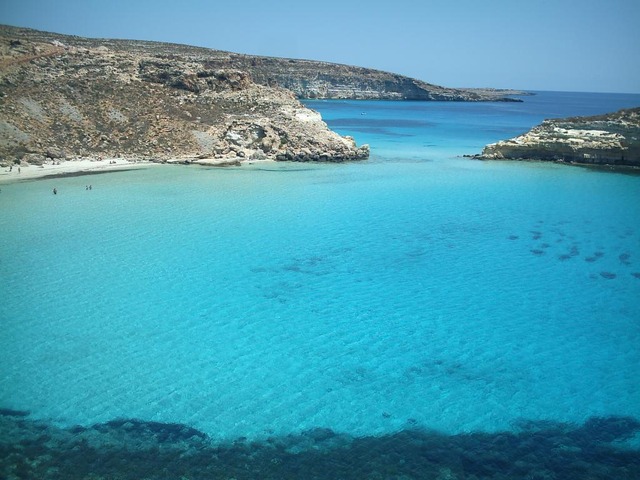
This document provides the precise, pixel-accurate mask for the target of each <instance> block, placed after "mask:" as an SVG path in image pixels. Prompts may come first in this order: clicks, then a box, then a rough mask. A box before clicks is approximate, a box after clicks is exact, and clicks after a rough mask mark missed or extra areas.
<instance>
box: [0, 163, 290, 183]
mask: <svg viewBox="0 0 640 480" xmlns="http://www.w3.org/2000/svg"><path fill="white" fill-rule="evenodd" d="M184 162H185V159H178V158H177V159H174V160H167V161H166V162H165V163H164V164H178V163H184ZM189 163H190V164H192V165H201V166H210V167H227V166H239V165H243V166H248V165H254V164H259V165H264V164H272V163H273V164H275V163H278V162H276V161H275V160H267V159H265V160H255V159H251V160H247V159H240V158H238V159H230V158H223V159H190V160H189ZM279 163H283V162H279ZM155 165H163V163H159V162H150V161H148V160H129V159H124V158H106V159H102V160H99V159H91V158H83V159H77V160H61V161H56V162H51V161H50V162H48V163H46V164H44V165H24V164H23V165H12V166H11V167H0V184H7V183H12V182H20V181H25V180H34V179H37V178H43V177H49V176H57V175H61V176H63V175H74V174H75V175H77V174H92V173H103V172H107V171H117V170H128V169H133V168H141V167H145V168H148V167H152V166H155Z"/></svg>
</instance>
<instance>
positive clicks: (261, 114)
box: [0, 27, 369, 164]
mask: <svg viewBox="0 0 640 480" xmlns="http://www.w3.org/2000/svg"><path fill="white" fill-rule="evenodd" d="M184 48H186V49H187V50H189V47H182V46H176V45H168V44H156V43H151V42H134V41H131V42H124V41H105V42H101V41H97V40H89V39H83V38H78V37H66V36H60V35H55V34H47V33H43V32H36V31H33V30H25V29H18V28H14V27H0V163H4V164H7V163H10V162H14V161H17V160H19V161H26V162H28V163H31V164H41V163H43V162H45V161H48V159H53V160H61V159H65V158H67V159H68V158H73V157H100V156H104V157H124V158H136V159H149V160H155V161H166V160H176V159H177V160H180V161H184V162H191V161H198V162H201V163H207V162H209V163H224V162H226V161H238V160H239V159H275V160H298V161H344V160H357V159H363V158H366V157H368V155H369V149H368V146H366V145H365V146H362V147H358V146H357V145H356V143H355V141H354V139H353V138H350V137H342V136H340V135H338V134H336V133H335V132H332V131H331V130H329V128H328V127H327V125H326V124H325V123H324V122H323V121H322V119H321V117H320V114H318V113H317V112H315V111H312V110H310V109H308V108H306V107H304V106H303V105H302V104H301V103H300V102H299V101H298V100H297V99H296V98H295V95H294V93H293V92H291V91H289V90H286V89H284V88H281V87H278V86H271V87H268V86H264V85H260V84H257V83H255V82H254V81H253V80H252V78H251V76H250V74H249V73H248V72H247V71H245V70H239V69H237V68H233V65H232V64H230V63H229V64H226V65H224V68H222V65H215V66H212V65H211V64H209V63H207V61H206V59H207V58H208V57H207V52H208V51H207V50H202V49H200V50H198V51H199V52H201V53H200V54H199V56H197V55H196V56H194V55H183V53H182V52H183V49H184Z"/></svg>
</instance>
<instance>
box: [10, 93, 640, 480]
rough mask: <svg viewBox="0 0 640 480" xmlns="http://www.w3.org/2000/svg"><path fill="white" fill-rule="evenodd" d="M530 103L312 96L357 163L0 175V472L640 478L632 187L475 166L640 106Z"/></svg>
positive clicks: (636, 225)
mask: <svg viewBox="0 0 640 480" xmlns="http://www.w3.org/2000/svg"><path fill="white" fill-rule="evenodd" d="M532 93H533V94H532V95H526V96H522V97H521V99H522V100H523V101H522V102H489V103H462V102H460V103H459V102H410V101H404V102H403V101H350V100H306V101H304V103H305V104H306V105H307V106H308V107H309V108H312V109H314V110H317V111H318V112H320V113H321V114H322V117H323V119H324V120H325V121H326V123H327V124H328V125H329V127H331V128H332V129H334V130H336V131H337V132H339V133H340V134H342V135H349V136H352V137H354V138H355V139H356V141H357V142H358V144H363V143H367V144H369V145H370V147H371V158H370V159H369V160H366V161H358V162H347V163H328V164H321V163H270V162H255V163H253V164H244V165H242V166H241V167H230V168H207V167H201V166H182V165H180V166H176V165H171V166H170V165H165V166H154V167H152V168H144V167H143V168H140V169H136V170H129V171H121V172H112V173H105V174H100V175H91V176H67V177H57V178H45V179H40V180H33V181H23V182H16V183H11V184H5V185H2V186H1V187H2V188H1V191H0V322H1V323H0V328H1V330H0V409H1V410H0V414H1V415H0V416H1V417H2V421H3V422H4V423H2V425H4V427H3V429H2V430H0V434H1V436H0V443H2V439H3V438H4V441H5V445H12V447H11V448H13V450H11V449H8V448H9V447H6V448H5V450H3V451H4V452H5V454H4V458H2V455H0V474H1V473H2V472H3V471H4V472H5V475H9V474H7V473H6V472H10V473H11V472H14V470H15V471H18V470H16V469H18V466H19V464H20V463H19V460H17V459H18V458H22V457H20V455H23V456H24V458H27V457H28V455H27V453H25V452H26V451H27V450H24V449H22V450H20V449H18V450H16V448H18V447H16V445H24V444H25V442H26V444H28V445H30V446H31V447H30V448H31V449H32V450H29V451H30V452H31V453H29V455H31V457H28V458H32V457H33V458H36V457H37V458H40V463H37V462H31V463H28V462H26V461H25V462H23V463H24V465H23V467H24V468H26V469H27V470H25V471H26V472H31V473H25V474H24V475H25V476H22V477H21V476H20V475H19V474H17V473H16V474H15V475H17V476H16V478H29V475H31V474H33V475H34V478H35V476H36V475H38V478H76V477H74V476H73V475H78V477H77V478H85V477H81V476H80V475H82V474H84V475H89V474H92V475H98V474H103V475H105V476H104V477H99V476H98V477H99V478H112V477H108V475H107V473H109V474H112V473H113V469H116V470H117V469H118V468H120V467H121V465H120V463H118V464H117V465H116V464H114V463H113V461H111V460H110V462H111V463H109V461H107V460H106V459H113V458H115V457H117V458H128V459H129V460H128V461H129V463H127V464H126V467H124V466H123V467H122V471H121V472H120V475H121V476H120V477H117V478H129V477H127V475H129V474H131V475H134V473H133V472H136V473H135V474H136V475H139V476H138V477H133V476H132V477H131V478H180V475H182V476H183V477H184V478H209V477H206V475H205V476H198V475H202V472H204V471H205V470H197V468H202V469H209V470H206V471H207V472H209V474H211V475H212V476H211V477H210V478H218V477H215V475H214V473H215V472H218V473H220V472H222V473H220V475H222V476H220V478H238V479H239V478H439V479H441V480H444V479H481V478H540V479H542V478H563V479H568V478H586V477H585V476H584V475H585V471H588V472H591V473H590V475H592V477H589V478H619V479H626V478H629V479H632V478H640V435H639V432H640V348H639V345H640V175H639V174H637V173H634V172H633V171H623V170H620V171H612V170H606V169H598V168H584V167H579V166H572V165H565V164H556V163H548V162H533V161H532V162H523V161H480V160H475V159H472V158H468V157H465V155H472V154H477V153H480V152H481V150H482V148H483V146H485V145H486V144H489V143H492V142H496V141H498V140H501V139H506V138H510V137H513V136H516V135H519V134H522V133H524V132H526V131H527V130H529V129H530V128H531V127H533V126H535V125H537V124H539V123H540V122H541V121H542V120H544V119H546V118H559V117H569V116H576V115H594V114H601V113H606V112H611V111H615V110H618V109H620V108H627V107H637V106H640V95H631V94H628V95H627V94H602V93H568V92H532ZM88 184H91V185H92V189H91V190H87V188H86V186H87V185H88ZM54 187H55V188H56V189H57V192H58V194H57V195H52V193H51V192H52V189H53V188H54ZM7 425H9V426H7ZM36 431H37V432H40V433H38V434H37V435H36V434H35V433H34V432H36ZM42 432H44V433H42ZM105 432H106V433H105ZM43 435H44V437H43ZM101 435H102V437H101ZM136 435H139V436H140V437H139V438H138V437H136ZM105 436H107V437H108V438H109V440H108V441H107V440H104V438H106V437H105ZM43 438H44V439H43ZM100 438H102V440H100ZM132 438H133V439H132ZM135 438H138V440H135ZM140 438H143V440H140ZM56 439H58V440H59V442H58V443H56ZM60 439H63V440H60ZM150 439H151V440H150ZM196 440H198V442H200V443H198V444H197V445H196V446H195V447H194V444H193V442H195V441H196ZM118 442H120V443H118ZM149 442H152V443H153V442H155V443H154V445H155V446H153V448H155V450H153V448H152V447H150V446H149ZM105 445H107V446H105ZM14 447H15V448H14ZM196 447H197V448H196ZM25 448H26V447H25ZM150 448H151V449H152V450H149V449H150ZM136 449H138V450H140V451H144V452H147V453H148V452H149V451H152V452H155V454H149V453H148V455H147V456H146V457H145V456H144V455H142V454H139V455H138V456H136V455H133V454H132V453H131V452H132V451H135V450H136ZM79 451H80V452H84V453H83V454H82V455H79V454H78V452H79ZM7 452H9V453H7ZM74 452H75V453H74ZM87 452H88V453H87ZM105 452H106V453H105ZM109 452H110V453H109ZM114 452H119V453H118V454H117V455H116V454H115V453H114ZM123 452H126V454H125V453H123ZM159 452H160V453H159ZM163 452H164V453H163ZM167 452H169V453H167ZM172 452H173V453H172ZM176 452H178V453H176ZM212 452H214V453H215V455H214V453H212ZM221 452H223V453H224V455H223V454H222V453H221ZM161 453H162V455H161ZM165 454H166V455H169V456H170V455H174V456H173V457H170V458H171V459H172V460H171V461H169V460H167V459H166V458H165V457H164V456H163V455H165ZM91 455H93V457H92V456H91ZM101 455H102V456H101ZM127 455H129V456H127ZM199 455H200V456H199ZM202 455H205V457H202ZM206 455H209V456H206ZM94 457H95V458H94ZM71 458H72V459H75V460H73V461H75V462H76V463H73V462H72V461H71V460H69V459H71ZM87 458H91V459H93V460H91V462H92V463H91V462H89V460H86V459H87ZM167 458H169V457H167ZM203 458H205V460H203ZM207 458H208V459H209V460H208V461H206V459H207ZM83 459H85V460H86V464H85V463H82V462H83V461H85V460H83ZM140 459H143V460H140ZM163 459H164V460H163ZM78 462H79V463H78ZM136 462H139V463H140V462H142V464H143V466H140V465H139V463H136ZM154 462H159V463H157V464H155V463H154ZM162 462H165V463H162ZM125 463H126V462H125ZM20 465H22V464H20ZM25 465H26V466H25ZM43 465H44V466H46V468H47V470H42V468H44V467H43ZM69 465H73V468H71V467H69ZM167 465H171V466H172V467H171V468H178V467H177V466H176V465H181V466H182V467H180V468H183V469H182V470H180V471H179V472H177V473H176V474H175V475H176V476H170V475H168V474H167V475H168V476H166V477H165V476H154V475H159V474H157V472H158V471H159V470H158V469H161V468H164V469H165V471H166V469H167V468H170V467H168V466H167ZM585 465H587V466H585ZM2 468H4V470H2ZM65 468H67V469H68V470H65ZM136 468H143V469H144V468H146V469H147V470H136ZM11 469H13V470H11ZM29 469H31V470H29ZM38 469H40V470H38ZM189 469H190V470H189ZM216 469H217V470H216ZM567 469H568V470H567ZM585 469H586V470H585ZM141 471H142V472H147V474H146V475H147V476H144V475H143V474H141V473H140V472H141ZM65 472H66V473H65ZM78 472H79V473H78ZM83 472H84V473H83ZM100 472H102V473H100ZM105 472H107V473H105ZM185 472H186V473H185ZM189 472H190V473H189ZM194 472H200V473H194ZM305 472H306V473H305ZM314 472H315V473H314ZM545 472H546V473H545ZM558 472H561V473H558ZM14 473H15V472H14ZM178 473H179V474H180V475H178ZM223 474H225V475H226V474H228V475H227V476H226V477H225V476H224V475H223ZM216 475H217V474H216ZM376 475H378V476H376ZM403 475H404V476H403ZM500 475H504V476H500ZM527 475H528V476H527ZM536 475H537V476H536ZM545 475H546V476H545ZM625 475H626V476H625ZM98 477H97V478H98ZM7 478H10V477H9V476H8V477H7ZM113 478H116V477H113Z"/></svg>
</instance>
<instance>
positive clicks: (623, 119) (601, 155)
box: [477, 108, 640, 167]
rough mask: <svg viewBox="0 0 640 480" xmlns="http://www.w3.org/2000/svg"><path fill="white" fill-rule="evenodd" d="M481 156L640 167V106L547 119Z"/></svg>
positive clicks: (483, 157) (486, 150)
mask: <svg viewBox="0 0 640 480" xmlns="http://www.w3.org/2000/svg"><path fill="white" fill-rule="evenodd" d="M477 158H480V159H486V160H544V161H555V162H569V163H576V164H583V165H585V164H586V165H612V166H626V167H629V166H630V167H640V108H631V109H625V110H620V111H618V112H615V113H609V114H605V115H597V116H592V117H571V118H564V119H554V120H545V121H544V122H543V123H542V124H540V125H538V126H536V127H534V128H533V129H531V130H530V131H529V132H527V133H525V134H523V135H520V136H518V137H515V138H512V139H509V140H503V141H500V142H497V143H493V144H490V145H487V146H486V147H485V148H484V150H483V151H482V154H480V155H478V156H477Z"/></svg>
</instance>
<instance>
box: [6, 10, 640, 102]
mask: <svg viewBox="0 0 640 480" xmlns="http://www.w3.org/2000/svg"><path fill="white" fill-rule="evenodd" d="M0 23H3V24H9V25H16V26H22V27H30V28H36V29H39V30H47V31H53V32H58V33H67V34H73V35H80V36H87V37H102V38H105V37H109V38H129V39H142V40H159V41H166V42H175V43H186V44H191V45H198V46H203V47H210V48H217V49H221V50H229V51H233V52H238V53H249V54H256V55H269V56H278V57H291V58H307V59H313V60H325V61H330V62H337V63H346V64H350V65H359V66H364V67H371V68H378V69H381V70H388V71H392V72H396V73H401V74H404V75H409V76H412V77H416V78H419V79H421V80H424V81H427V82H429V83H435V84H439V85H444V86H450V87H499V88H520V89H529V90H565V91H595V92H627V93H640V0H581V1H579V0H385V1H380V0H369V1H354V0H340V1H338V0H318V1H314V2H310V1H305V0H280V1H273V0H271V1H269V0H239V1H235V0H224V1H222V0H209V1H207V0H182V1H177V0H171V1H165V0H139V1H137V0H126V1H124V0H0Z"/></svg>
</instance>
